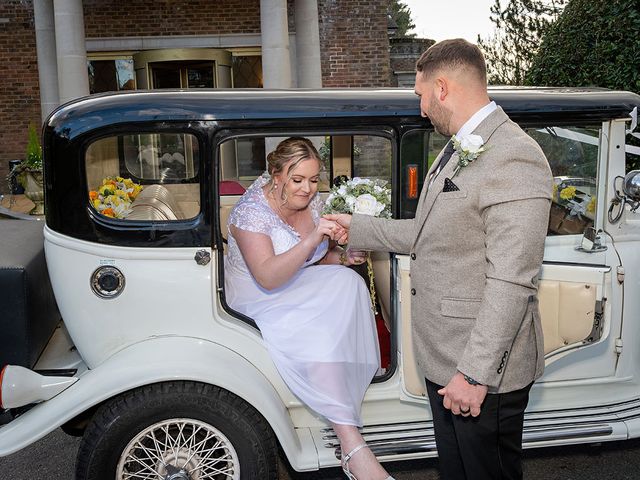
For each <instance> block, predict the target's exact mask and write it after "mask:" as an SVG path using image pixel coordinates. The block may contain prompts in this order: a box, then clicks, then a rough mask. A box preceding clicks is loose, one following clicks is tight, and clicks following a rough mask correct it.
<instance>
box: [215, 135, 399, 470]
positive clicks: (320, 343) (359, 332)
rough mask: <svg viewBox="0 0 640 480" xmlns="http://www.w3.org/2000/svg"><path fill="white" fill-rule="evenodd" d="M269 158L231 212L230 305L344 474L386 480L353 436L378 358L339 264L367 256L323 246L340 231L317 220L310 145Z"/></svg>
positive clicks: (363, 305)
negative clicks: (332, 449)
mask: <svg viewBox="0 0 640 480" xmlns="http://www.w3.org/2000/svg"><path fill="white" fill-rule="evenodd" d="M267 162H268V173H265V174H263V176H262V177H260V178H258V179H257V180H256V181H255V182H254V183H253V184H252V185H251V187H249V189H248V190H247V191H246V192H245V194H244V195H243V196H242V198H241V199H240V200H239V201H238V203H237V204H236V206H235V207H234V209H233V211H232V212H231V214H230V216H229V221H228V224H229V225H228V226H229V254H228V255H227V258H226V260H225V292H226V299H227V302H228V304H229V305H230V306H231V307H232V308H233V309H235V310H236V311H238V312H240V313H243V314H245V315H247V316H249V317H251V318H253V319H254V320H255V322H256V324H257V325H258V327H259V328H260V331H261V332H262V336H263V339H264V342H265V344H266V346H267V349H268V351H269V353H270V355H271V357H272V359H273V361H274V363H275V365H276V367H277V369H278V371H279V372H280V374H281V375H282V378H283V379H284V381H285V382H286V384H287V385H288V386H289V388H290V389H291V391H292V392H293V393H294V394H295V395H296V396H297V397H298V398H300V400H301V401H302V402H304V403H305V404H306V405H307V406H309V407H310V408H311V409H313V410H314V411H315V412H317V413H318V414H320V415H321V416H323V417H324V418H326V419H327V420H328V421H329V422H330V423H331V425H332V427H333V429H334V431H335V432H336V434H337V436H338V439H339V440H340V444H341V447H342V451H343V452H348V453H347V454H346V455H344V456H343V458H342V468H343V470H344V472H345V474H346V475H347V477H348V478H350V479H360V480H364V479H368V480H369V479H370V480H379V479H390V478H391V477H389V475H388V473H387V472H386V471H385V470H384V468H383V467H382V466H381V465H380V464H379V463H378V461H377V460H376V458H375V456H374V455H373V453H372V452H371V450H369V449H368V448H366V447H367V445H366V443H365V442H364V440H363V438H362V436H361V435H360V432H359V431H358V427H359V426H362V421H361V419H360V408H361V404H362V400H363V398H364V394H365V391H366V389H367V387H368V386H369V383H370V382H371V379H372V378H373V376H374V374H375V372H376V370H377V369H378V366H379V357H380V355H379V351H378V339H377V334H376V329H375V324H374V318H373V313H372V311H371V306H370V303H369V302H370V300H369V292H368V290H367V288H366V286H365V283H364V281H363V280H362V278H361V277H360V276H359V275H358V274H357V273H355V272H353V270H351V269H350V268H344V267H345V266H349V265H355V264H360V263H363V262H364V261H365V256H364V253H363V252H354V251H349V250H347V251H344V250H343V249H341V248H340V247H338V246H333V245H329V239H333V238H340V236H341V235H342V234H343V232H342V228H341V227H340V226H339V225H337V224H335V223H333V222H330V221H328V220H326V219H323V218H321V210H322V201H321V199H320V196H319V195H317V191H318V181H319V175H320V169H321V163H320V156H319V155H318V152H317V150H316V149H315V147H314V146H313V144H312V143H311V142H310V141H309V140H307V139H305V138H299V137H292V138H289V139H287V140H284V141H282V142H281V143H280V144H279V145H278V146H277V148H276V149H275V151H273V152H271V153H270V154H269V155H268V157H267ZM356 454H357V455H356Z"/></svg>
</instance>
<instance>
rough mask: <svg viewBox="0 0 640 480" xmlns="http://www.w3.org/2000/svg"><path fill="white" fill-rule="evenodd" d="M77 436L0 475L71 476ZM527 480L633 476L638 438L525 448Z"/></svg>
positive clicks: (50, 439) (423, 477)
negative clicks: (595, 444)
mask: <svg viewBox="0 0 640 480" xmlns="http://www.w3.org/2000/svg"><path fill="white" fill-rule="evenodd" d="M79 443H80V440H79V439H78V438H74V437H69V436H67V435H65V434H64V433H63V432H62V431H61V430H59V429H58V430H56V431H55V432H53V433H51V434H49V435H48V436H46V437H45V438H43V439H42V440H40V441H39V442H37V443H35V444H33V445H31V446H30V447H28V448H26V449H24V450H22V451H20V452H18V453H16V454H14V455H12V456H10V457H6V458H0V479H2V480H72V479H73V468H74V461H75V455H76V451H77V449H78V445H79ZM388 467H389V470H390V472H391V473H392V474H393V476H394V477H395V478H396V479H397V480H418V479H420V480H437V479H438V473H437V460H434V459H430V460H420V461H412V462H398V463H393V464H388ZM524 471H525V479H526V480H637V479H639V478H640V440H630V441H627V442H614V443H606V444H602V445H599V446H592V445H579V446H573V447H562V448H559V447H558V448H548V449H537V450H527V451H526V452H525V462H524ZM279 480H344V476H342V475H341V473H340V471H339V470H338V469H332V470H326V471H323V472H321V473H320V472H317V473H316V472H314V473H305V474H299V473H295V472H291V471H289V470H288V469H287V468H286V466H284V465H283V466H282V467H281V472H280V478H279Z"/></svg>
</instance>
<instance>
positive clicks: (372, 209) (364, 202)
mask: <svg viewBox="0 0 640 480" xmlns="http://www.w3.org/2000/svg"><path fill="white" fill-rule="evenodd" d="M379 205H380V204H379V203H378V201H377V200H376V198H375V197H374V196H373V195H370V194H368V193H365V194H364V195H360V196H359V197H358V198H357V199H356V204H355V206H354V207H353V213H360V214H362V215H376V214H378V213H380V212H381V211H382V210H381V209H379ZM382 209H384V206H383V207H382Z"/></svg>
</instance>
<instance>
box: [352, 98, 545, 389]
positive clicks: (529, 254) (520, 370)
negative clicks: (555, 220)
mask: <svg viewBox="0 0 640 480" xmlns="http://www.w3.org/2000/svg"><path fill="white" fill-rule="evenodd" d="M473 133H474V134H477V135H480V136H481V137H482V138H483V140H484V142H485V148H486V151H484V152H482V153H481V154H480V156H479V157H478V159H476V160H475V161H474V162H473V163H471V164H470V165H468V166H466V167H463V168H462V169H461V170H460V172H459V173H458V174H457V175H456V176H455V177H454V178H453V179H452V180H453V182H454V183H455V184H456V186H457V187H458V188H459V190H458V191H450V192H443V191H442V190H443V184H444V180H445V178H446V177H449V178H451V177H452V176H453V171H454V168H455V165H456V164H457V161H458V158H457V154H456V153H454V154H453V156H452V158H451V159H450V160H449V162H448V163H447V165H446V166H445V167H444V168H443V169H442V171H441V172H440V173H439V174H438V176H437V177H436V178H435V179H434V180H433V183H432V184H431V186H429V187H427V182H425V187H424V188H423V191H422V193H421V197H420V201H419V203H418V207H417V210H416V216H415V218H414V219H408V220H387V219H380V218H373V217H369V216H365V215H354V216H353V220H352V223H351V228H350V233H349V245H350V246H351V247H353V248H362V249H367V250H383V251H392V252H399V253H408V254H410V258H411V286H412V298H411V312H412V325H413V332H412V333H413V345H414V353H415V355H416V358H417V362H418V367H419V368H420V369H421V370H422V372H423V373H424V375H425V377H426V378H428V379H429V380H430V381H432V382H434V383H436V384H439V385H446V384H447V383H448V382H449V380H450V379H451V377H452V376H453V375H454V374H455V373H456V370H459V371H460V372H462V373H465V374H467V375H469V376H470V377H472V378H474V379H475V380H477V381H479V382H480V383H482V384H485V385H487V386H488V387H489V393H504V392H510V391H513V390H518V389H520V388H523V387H525V386H526V385H528V384H530V383H531V382H533V381H534V380H535V379H537V378H538V377H539V376H540V375H542V372H543V369H544V353H543V339H542V326H541V323H540V315H539V311H538V300H537V280H538V273H539V271H540V266H541V264H542V257H543V250H544V239H545V236H546V232H547V225H548V221H549V208H550V201H551V194H552V185H553V179H552V176H551V171H550V169H549V165H548V162H547V160H546V158H545V156H544V154H543V152H542V150H541V149H540V147H539V146H538V145H537V143H536V142H535V141H534V140H533V139H531V137H529V136H528V135H527V134H526V133H525V132H524V131H522V129H521V128H520V127H519V126H518V125H516V124H515V123H514V122H512V121H511V120H510V119H509V117H508V116H507V115H506V114H505V113H504V111H503V110H502V109H501V108H499V107H498V109H497V110H495V111H494V112H492V113H491V114H490V115H489V116H488V117H487V118H486V119H485V120H484V121H483V122H482V123H481V124H480V125H479V126H478V127H477V128H476V130H475V131H474V132H473ZM438 160H439V159H436V161H435V162H434V167H432V170H433V169H434V168H435V165H437V163H438ZM430 173H431V172H430ZM427 178H428V177H427Z"/></svg>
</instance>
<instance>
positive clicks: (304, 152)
mask: <svg viewBox="0 0 640 480" xmlns="http://www.w3.org/2000/svg"><path fill="white" fill-rule="evenodd" d="M309 159H315V160H317V161H318V163H320V166H322V161H321V160H320V154H319V153H318V150H317V149H316V147H314V145H313V143H311V141H310V140H309V139H307V138H304V137H290V138H287V139H286V140H283V141H281V142H280V143H279V144H278V146H277V147H276V149H275V150H274V151H273V152H271V153H269V155H267V164H268V167H267V171H268V172H269V175H270V176H271V180H270V188H269V191H270V192H273V190H275V188H276V184H275V181H274V178H273V177H274V175H279V174H281V173H282V172H283V171H284V167H285V165H287V164H289V165H288V167H287V171H286V177H287V179H286V181H285V182H284V183H285V185H286V184H287V183H288V182H289V180H290V179H291V176H292V175H293V171H294V170H295V169H296V167H297V166H298V165H299V164H300V163H301V162H303V161H305V160H309ZM283 187H284V185H283ZM282 200H284V201H285V202H286V201H287V198H286V194H285V193H284V188H283V189H282Z"/></svg>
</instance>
